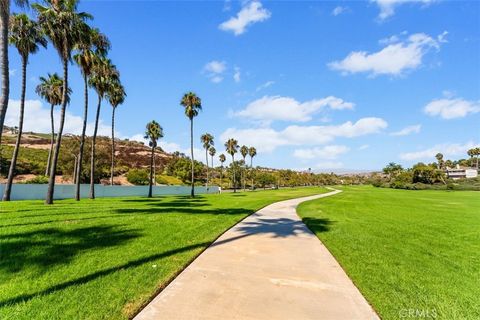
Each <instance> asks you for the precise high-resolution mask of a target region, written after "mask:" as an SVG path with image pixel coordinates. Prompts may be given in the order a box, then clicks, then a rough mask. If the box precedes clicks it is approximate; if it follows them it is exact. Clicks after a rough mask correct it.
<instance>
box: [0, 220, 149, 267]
mask: <svg viewBox="0 0 480 320" xmlns="http://www.w3.org/2000/svg"><path fill="white" fill-rule="evenodd" d="M121 227H122V225H101V226H92V227H84V228H76V229H73V230H64V229H60V228H47V229H41V230H36V231H30V232H23V233H11V234H6V235H2V236H0V255H1V259H0V270H5V271H7V272H11V273H16V272H20V271H21V270H23V269H24V268H25V267H29V268H31V267H34V268H37V269H38V271H39V272H44V271H45V270H47V269H48V268H50V267H52V266H54V265H58V264H67V263H69V262H70V261H71V260H72V259H73V258H74V257H75V256H76V255H78V254H80V253H82V252H85V251H88V250H95V249H102V248H108V247H115V246H120V245H123V244H125V243H126V242H128V241H130V240H133V239H135V238H137V237H139V236H140V235H141V234H140V233H139V232H138V230H134V229H127V230H125V229H122V228H121Z"/></svg>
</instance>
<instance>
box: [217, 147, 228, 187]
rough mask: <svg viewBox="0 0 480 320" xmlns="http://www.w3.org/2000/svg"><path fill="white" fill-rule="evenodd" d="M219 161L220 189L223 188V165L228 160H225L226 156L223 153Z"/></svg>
mask: <svg viewBox="0 0 480 320" xmlns="http://www.w3.org/2000/svg"><path fill="white" fill-rule="evenodd" d="M218 160H219V161H220V187H221V186H222V180H223V163H224V162H225V161H226V160H227V158H225V155H224V154H223V153H221V154H220V155H219V156H218Z"/></svg>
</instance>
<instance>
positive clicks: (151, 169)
mask: <svg viewBox="0 0 480 320" xmlns="http://www.w3.org/2000/svg"><path fill="white" fill-rule="evenodd" d="M154 156H155V146H153V145H152V154H151V156H150V178H149V182H148V197H149V198H151V197H152V185H153V157H154Z"/></svg>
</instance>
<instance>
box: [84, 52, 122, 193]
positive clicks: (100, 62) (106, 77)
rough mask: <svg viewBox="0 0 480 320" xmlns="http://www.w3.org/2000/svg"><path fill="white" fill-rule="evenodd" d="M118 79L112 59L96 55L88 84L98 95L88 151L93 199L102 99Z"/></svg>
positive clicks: (118, 75)
mask: <svg viewBox="0 0 480 320" xmlns="http://www.w3.org/2000/svg"><path fill="white" fill-rule="evenodd" d="M119 79H120V74H119V73H118V70H117V68H116V67H115V65H114V64H113V63H112V61H111V60H110V59H108V58H106V57H102V56H96V58H95V59H94V63H93V66H92V74H91V76H90V79H89V84H90V85H91V86H92V87H93V88H94V89H95V91H96V92H97V96H98V103H97V112H96V115H95V126H94V129H93V136H92V150H91V153H90V199H95V149H96V141H97V132H98V122H99V120H100V109H101V106H102V100H103V99H104V98H105V95H106V94H107V93H108V90H110V88H111V86H112V85H114V83H117V82H119Z"/></svg>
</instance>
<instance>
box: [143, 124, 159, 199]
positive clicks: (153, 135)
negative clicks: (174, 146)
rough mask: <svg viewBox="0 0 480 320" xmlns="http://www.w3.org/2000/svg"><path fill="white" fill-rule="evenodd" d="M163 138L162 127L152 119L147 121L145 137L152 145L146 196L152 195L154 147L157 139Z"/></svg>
mask: <svg viewBox="0 0 480 320" xmlns="http://www.w3.org/2000/svg"><path fill="white" fill-rule="evenodd" d="M160 138H163V129H162V127H161V126H160V125H159V124H158V122H156V121H155V120H152V121H151V122H149V123H147V130H146V131H145V139H149V140H150V141H149V143H148V144H149V146H150V147H152V153H151V156H150V178H149V184H148V197H149V198H151V197H152V185H153V159H154V157H155V148H156V147H157V141H158V139H160Z"/></svg>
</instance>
